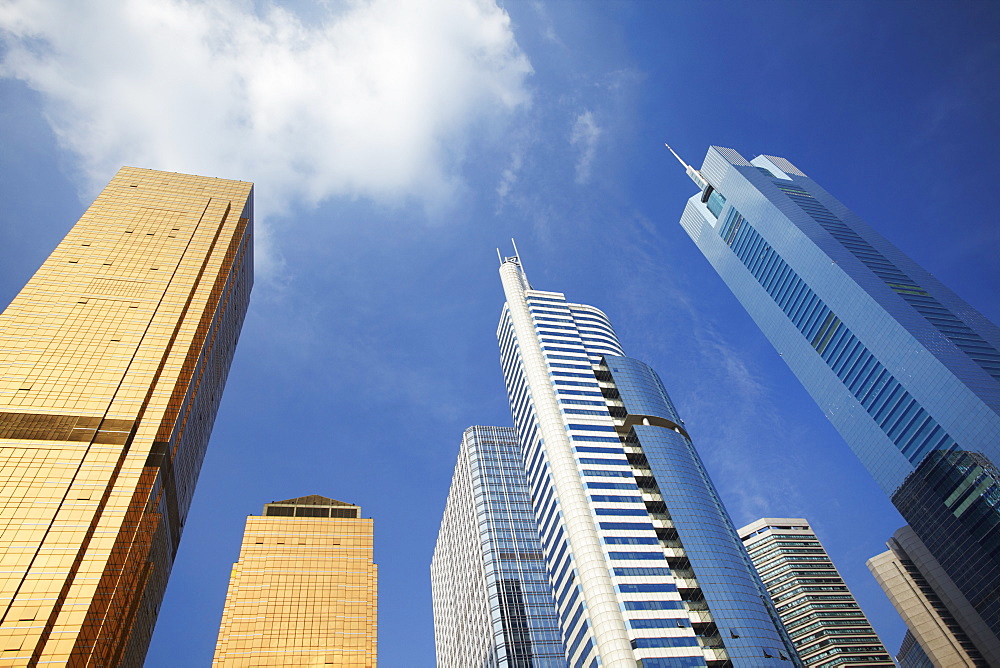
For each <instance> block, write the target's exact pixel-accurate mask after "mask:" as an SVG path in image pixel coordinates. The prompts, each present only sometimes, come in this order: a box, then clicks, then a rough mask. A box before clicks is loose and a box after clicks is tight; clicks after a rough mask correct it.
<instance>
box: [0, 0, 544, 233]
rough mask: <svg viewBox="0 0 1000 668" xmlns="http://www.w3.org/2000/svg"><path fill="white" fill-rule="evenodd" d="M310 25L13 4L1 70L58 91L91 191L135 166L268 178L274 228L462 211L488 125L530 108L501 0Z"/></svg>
mask: <svg viewBox="0 0 1000 668" xmlns="http://www.w3.org/2000/svg"><path fill="white" fill-rule="evenodd" d="M258 5H260V3H258ZM310 15H311V18H310V20H309V21H306V20H304V19H303V18H302V17H301V16H300V15H298V14H295V13H293V12H292V11H289V10H288V9H285V8H282V7H280V6H277V5H274V4H271V3H266V4H263V5H262V9H260V10H259V11H255V10H254V8H253V3H251V2H248V1H246V2H241V1H240V0H200V1H199V0H9V1H8V2H5V3H3V4H2V5H0V30H2V31H3V32H2V33H0V34H2V35H3V37H4V39H5V54H4V58H3V62H2V65H0V75H3V76H7V77H14V78H17V79H21V80H23V81H25V82H26V83H27V85H29V86H30V87H31V88H33V89H35V90H37V91H38V92H40V93H41V94H42V100H43V105H44V111H45V114H46V118H47V120H48V122H49V124H50V125H51V127H52V129H53V130H54V132H55V134H56V136H57V138H58V140H59V142H60V144H61V146H62V147H63V148H65V149H68V150H69V151H71V152H72V153H73V154H75V155H76V156H77V158H78V160H79V168H80V170H81V172H82V174H83V176H84V178H85V180H86V188H87V189H88V191H89V192H90V193H92V192H93V191H95V190H96V189H98V188H99V187H101V186H102V185H103V184H104V183H106V182H107V180H108V178H109V177H110V176H111V175H112V174H113V173H114V172H115V171H116V170H117V168H118V167H119V166H120V165H122V164H132V165H136V166H141V167H151V168H155V169H164V170H168V171H181V172H192V173H196V174H205V175H209V176H220V177H226V178H239V179H245V180H252V181H255V182H256V183H257V196H258V201H257V211H258V216H259V217H260V216H261V215H263V216H266V215H267V214H269V213H274V212H279V211H283V210H286V209H287V208H288V206H289V205H290V204H291V203H293V202H304V203H306V204H314V203H317V202H319V201H321V200H323V199H326V198H329V197H334V196H347V197H367V198H372V199H375V200H378V201H382V202H388V203H390V204H402V203H406V202H416V203H418V204H421V205H423V206H424V207H425V208H427V209H430V210H433V209H436V208H440V207H442V206H447V203H448V201H449V199H450V198H451V197H452V196H453V195H454V193H455V191H456V189H457V188H458V187H459V186H460V184H461V179H460V176H459V174H460V172H459V168H460V166H461V165H462V162H463V158H464V155H465V151H466V144H467V143H468V142H469V141H470V139H471V137H472V133H473V130H474V129H475V130H477V133H476V136H480V133H479V132H478V130H479V129H481V128H482V127H484V124H485V126H486V127H491V128H497V127H502V125H503V123H504V121H505V120H506V119H507V118H509V116H510V114H511V112H513V111H515V110H517V109H518V108H522V107H526V106H527V105H529V104H530V95H529V93H528V92H527V89H526V87H525V80H526V78H527V76H528V75H529V74H530V73H531V65H530V63H529V62H528V60H527V58H526V57H525V56H524V54H523V53H522V51H521V50H520V48H519V47H518V45H517V42H516V41H515V38H514V34H513V32H512V29H511V25H510V20H509V17H508V16H507V14H506V13H505V12H504V11H503V10H501V9H499V8H498V7H497V6H496V5H495V4H494V3H493V2H489V1H487V0H371V1H370V2H355V1H348V2H345V3H344V4H343V5H339V6H338V7H337V8H335V9H329V8H325V9H315V8H314V9H312V10H310ZM485 134H489V133H485Z"/></svg>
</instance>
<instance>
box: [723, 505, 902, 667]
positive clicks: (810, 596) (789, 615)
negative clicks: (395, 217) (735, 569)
mask: <svg viewBox="0 0 1000 668" xmlns="http://www.w3.org/2000/svg"><path fill="white" fill-rule="evenodd" d="M739 534H740V538H741V539H743V544H744V545H745V546H746V548H747V552H748V553H749V554H750V559H751V560H752V561H753V564H754V566H756V568H757V573H758V574H759V575H760V577H761V579H762V580H763V581H764V586H765V587H767V592H768V594H770V595H771V600H772V601H773V602H774V606H775V608H776V609H777V610H778V615H779V616H780V617H781V621H782V622H783V623H784V625H785V630H786V631H788V635H789V636H790V637H791V639H792V642H793V643H794V644H795V649H796V650H798V652H799V658H801V659H802V663H803V664H805V665H806V666H810V667H813V666H815V667H816V668H820V667H827V666H829V667H830V668H833V666H859V667H860V666H886V667H888V668H892V666H894V665H895V664H894V663H893V661H892V658H891V657H890V656H889V653H888V652H887V651H886V650H885V646H884V645H883V644H882V641H881V640H879V637H878V636H877V635H876V634H875V630H874V629H872V627H871V624H870V623H869V622H868V618H867V617H865V613H863V612H862V611H861V607H860V606H859V605H858V604H857V601H855V600H854V596H853V595H852V594H851V592H850V590H848V588H847V585H846V584H844V580H843V579H842V578H841V577H840V573H838V572H837V569H836V567H835V566H834V565H833V562H832V561H831V560H830V557H829V555H828V554H827V553H826V550H825V549H824V548H823V545H822V544H821V543H820V542H819V538H817V537H816V534H815V533H814V532H813V530H812V529H811V528H810V527H809V522H808V521H806V520H804V519H802V518H788V517H781V518H777V517H765V518H763V519H759V520H757V521H756V522H751V523H750V524H748V525H746V526H745V527H743V528H742V529H740V530H739Z"/></svg>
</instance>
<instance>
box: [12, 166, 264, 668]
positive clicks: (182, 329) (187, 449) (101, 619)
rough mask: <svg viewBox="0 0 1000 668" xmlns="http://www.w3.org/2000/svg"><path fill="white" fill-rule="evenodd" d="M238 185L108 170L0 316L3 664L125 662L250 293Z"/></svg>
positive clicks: (181, 517) (245, 209) (144, 625)
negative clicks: (90, 198) (80, 212)
mask: <svg viewBox="0 0 1000 668" xmlns="http://www.w3.org/2000/svg"><path fill="white" fill-rule="evenodd" d="M252 193H253V185H252V184H250V183H245V182H242V181H226V180H222V179H213V178H205V177H199V176H188V175H184V174H171V173H165V172H156V171H152V170H146V169H135V168H131V167H123V168H122V169H121V170H120V171H119V172H118V174H117V175H116V176H115V177H114V178H113V179H112V180H111V183H109V184H108V186H107V187H106V188H105V189H104V191H103V192H101V194H100V195H99V196H98V197H97V199H96V200H95V201H94V203H93V204H92V205H91V206H90V208H88V209H87V211H86V212H85V213H84V214H83V216H82V217H81V218H80V220H79V222H77V224H76V225H75V226H74V227H73V228H72V229H71V230H70V231H69V233H68V234H67V235H66V237H65V239H63V240H62V242H61V243H60V244H59V246H58V247H57V248H56V249H55V250H54V251H53V252H52V255H50V256H49V258H48V259H47V260H46V261H45V263H44V264H43V265H42V267H41V268H40V269H39V270H38V272H37V273H36V274H35V275H34V276H33V277H32V278H31V280H29V281H28V283H27V285H26V286H25V287H24V289H23V290H21V292H20V294H18V295H17V296H16V297H15V298H14V300H13V301H12V302H11V304H10V306H9V307H7V309H6V310H5V311H4V312H3V313H2V314H0V476H2V479H0V500H2V504H3V510H2V517H3V522H2V525H0V570H2V571H3V579H2V592H0V596H2V603H3V605H2V607H0V610H2V611H3V612H2V615H3V616H2V617H0V654H2V658H0V663H3V665H10V666H15V665H16V666H24V665H45V664H52V665H55V664H61V665H74V666H141V665H142V663H143V659H144V657H145V653H146V648H147V646H148V644H149V639H150V636H151V634H152V631H153V624H154V622H155V620H156V613H157V611H158V609H159V606H160V601H161V599H162V597H163V592H164V588H165V587H166V584H167V577H168V575H169V574H170V568H171V565H172V563H173V559H174V554H175V552H176V550H177V544H178V541H179V540H180V535H181V529H182V528H183V526H184V521H185V518H186V516H187V512H188V507H189V505H190V503H191V496H192V494H193V493H194V485H195V482H196V481H197V479H198V471H199V469H200V468H201V462H202V458H203V457H204V454H205V448H206V446H207V444H208V438H209V435H210V434H211V431H212V424H213V422H214V420H215V414H216V410H217V408H218V406H219V401H220V399H221V397H222V390H223V386H224V385H225V381H226V375H227V373H228V371H229V365H230V361H231V360H232V357H233V351H234V349H235V347H236V341H237V339H238V337H239V333H240V327H241V326H242V323H243V317H244V314H245V313H246V309H247V304H248V301H249V298H250V287H251V284H252V282H253V242H252V238H253V231H252V230H253V223H252V220H253V200H252Z"/></svg>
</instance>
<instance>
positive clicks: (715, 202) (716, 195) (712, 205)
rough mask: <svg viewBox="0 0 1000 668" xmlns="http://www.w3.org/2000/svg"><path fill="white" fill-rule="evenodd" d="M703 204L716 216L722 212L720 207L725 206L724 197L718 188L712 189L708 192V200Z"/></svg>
mask: <svg viewBox="0 0 1000 668" xmlns="http://www.w3.org/2000/svg"><path fill="white" fill-rule="evenodd" d="M705 204H706V206H708V210H709V211H711V212H712V215H713V216H715V217H716V218H718V217H719V216H720V215H721V214H722V207H724V206H726V198H725V197H723V196H722V193H720V192H719V191H718V190H715V189H713V190H712V191H711V192H710V193H709V194H708V201H707V202H706V203H705Z"/></svg>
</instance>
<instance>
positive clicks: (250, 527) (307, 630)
mask: <svg viewBox="0 0 1000 668" xmlns="http://www.w3.org/2000/svg"><path fill="white" fill-rule="evenodd" d="M372 531H373V529H372V520H370V519H362V518H361V508H359V507H358V506H353V505H351V504H349V503H343V502H341V501H334V500H333V499H328V498H326V497H325V496H319V495H317V494H313V495H310V496H303V497H300V498H297V499H289V500H287V501H276V502H272V503H269V504H267V505H265V506H264V513H263V515H251V516H250V517H248V518H247V525H246V529H245V530H244V532H243V546H242V547H241V548H240V560H239V561H237V562H236V563H235V564H233V574H232V577H231V578H230V580H229V593H228V594H227V595H226V607H225V609H224V610H223V612H222V625H221V627H220V628H219V642H218V644H217V645H216V647H215V661H214V662H213V663H212V666H213V668H237V667H240V668H243V667H246V668H249V667H250V666H254V667H262V666H318V667H322V666H333V667H335V668H342V667H343V668H347V667H348V666H350V667H351V668H374V666H375V645H376V642H375V641H376V621H377V620H376V617H377V611H378V605H377V602H376V601H377V594H378V575H377V571H378V567H377V566H376V565H375V564H374V563H372V538H373V535H372Z"/></svg>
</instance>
